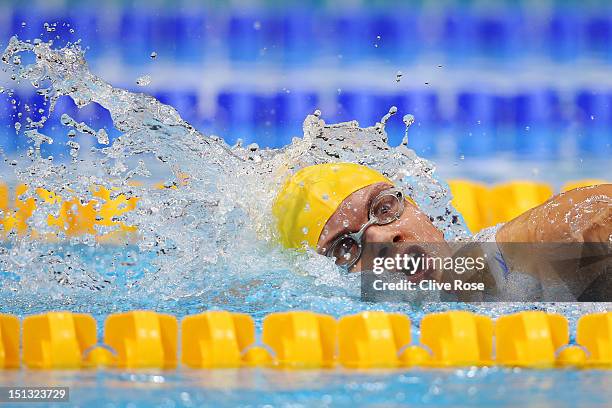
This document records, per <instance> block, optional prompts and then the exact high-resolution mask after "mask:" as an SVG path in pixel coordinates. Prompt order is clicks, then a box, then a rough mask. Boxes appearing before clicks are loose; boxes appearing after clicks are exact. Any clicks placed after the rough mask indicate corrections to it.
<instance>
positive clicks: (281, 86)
mask: <svg viewBox="0 0 612 408" xmlns="http://www.w3.org/2000/svg"><path fill="white" fill-rule="evenodd" d="M12 35H17V36H19V37H20V38H22V39H32V40H33V39H35V38H41V39H43V40H49V39H53V40H54V42H55V44H56V45H58V46H61V45H63V44H65V43H66V42H67V41H71V42H74V41H77V40H79V39H80V40H81V45H82V47H83V48H85V49H86V50H87V51H86V58H87V61H88V63H89V65H90V68H91V69H92V71H93V72H94V73H95V74H97V75H99V76H101V77H102V78H104V79H105V80H107V81H108V82H110V83H112V84H113V85H114V86H119V87H123V88H127V89H130V90H132V91H137V92H144V93H147V94H151V95H154V96H156V97H157V98H158V99H159V100H160V101H162V102H164V103H167V104H170V105H172V106H174V107H175V108H176V109H177V110H178V111H179V113H180V114H181V116H182V117H183V118H184V119H185V120H187V121H188V122H190V123H191V124H193V125H194V126H196V127H197V128H198V129H199V130H201V131H202V132H204V133H206V134H216V135H219V136H221V137H222V138H224V139H225V140H226V141H227V142H228V143H229V144H234V143H237V142H238V141H239V140H241V141H242V142H243V143H245V144H248V143H253V142H255V143H258V144H259V146H261V147H281V146H283V145H286V144H287V143H290V141H291V138H292V137H295V136H301V135H302V130H301V128H302V122H303V120H304V118H305V116H306V115H307V114H309V113H312V112H313V111H314V110H315V109H320V110H321V112H322V118H323V119H324V120H325V121H326V122H327V123H333V122H340V121H347V120H353V119H355V120H357V121H359V123H360V124H361V125H362V126H371V125H374V124H375V123H376V122H377V121H379V120H380V118H381V117H382V116H383V115H384V114H385V113H387V112H388V110H389V108H390V107H391V106H396V107H397V108H398V114H397V115H395V116H394V117H393V118H392V119H391V120H390V122H389V124H388V126H387V131H388V133H389V137H390V143H391V144H393V145H396V144H399V143H400V142H401V140H402V138H403V137H404V133H405V125H404V123H403V121H402V117H403V116H404V115H405V114H412V115H414V117H415V122H414V124H413V125H412V126H411V127H410V130H409V134H408V140H409V147H411V148H413V149H415V150H416V151H417V153H418V154H420V155H422V156H424V157H426V158H429V159H432V160H434V161H435V162H436V163H437V164H438V166H439V169H440V171H441V172H442V174H443V175H445V176H447V177H455V178H457V177H469V178H472V179H479V180H483V181H497V180H502V179H504V178H514V179H516V178H520V177H523V178H537V179H542V180H546V181H549V182H557V181H558V180H562V179H563V180H567V179H572V178H574V179H576V178H586V177H598V178H607V179H610V176H611V175H612V160H611V159H612V132H611V130H612V129H611V128H612V105H611V102H612V75H610V72H611V68H612V3H611V2H609V1H588V0H586V1H585V0H582V1H570V0H568V1H562V2H553V1H546V0H542V1H518V0H514V1H459V0H455V1H406V2H397V1H364V0H362V1H359V0H351V1H348V0H347V1H342V0H340V1H302V2H287V1H227V2H225V1H208V2H204V1H187V0H183V1H160V0H146V1H110V0H107V1H104V2H87V1H69V0H30V1H28V2H22V1H6V0H5V1H3V2H2V4H1V5H0V42H1V43H2V47H3V48H4V47H5V46H6V43H7V42H8V40H9V38H10V37H11V36H12ZM3 75H4V76H3V77H2V79H3V81H2V82H3V85H4V86H5V87H7V86H12V84H10V81H8V79H7V78H5V76H6V74H3ZM5 79H6V80H5ZM38 98H40V96H39V95H37V94H36V93H35V92H34V88H32V87H23V88H16V89H15V92H14V93H13V94H11V95H8V94H7V92H4V93H3V94H1V95H0V122H1V123H0V126H1V128H2V129H3V131H2V132H0V145H1V146H2V148H3V149H4V151H5V153H7V154H8V155H11V154H16V153H18V152H20V151H23V147H24V146H26V145H27V141H26V139H27V138H26V137H24V136H23V135H22V134H20V135H16V133H15V123H16V122H19V121H21V120H22V119H23V116H22V117H21V118H20V117H19V116H18V114H19V112H20V111H21V112H22V111H23V109H24V106H25V105H26V104H27V105H32V106H37V104H40V103H42V101H41V100H39V99H38ZM58 110H59V111H62V112H68V113H70V114H71V116H73V117H75V119H77V120H79V121H85V122H87V124H88V125H90V126H91V127H93V128H94V129H98V128H102V127H105V128H107V130H108V133H109V134H110V135H111V138H112V137H116V136H117V135H118V132H117V131H116V130H113V129H112V123H111V121H110V117H109V115H108V113H107V112H106V111H105V110H103V109H102V108H100V107H99V106H95V105H90V106H88V107H86V108H85V109H81V110H80V111H77V109H76V107H75V106H74V105H72V103H71V102H70V101H68V100H65V101H64V100H62V103H60V106H59V107H58ZM22 113H23V112H22ZM48 128H51V129H50V130H49V129H48ZM45 130H46V131H47V133H53V136H54V138H56V142H54V144H53V145H51V146H45V149H47V153H48V154H53V155H54V157H56V158H57V159H60V160H61V159H62V158H66V160H68V149H67V148H66V146H65V141H66V140H67V137H66V136H65V134H66V133H67V131H68V129H67V128H63V127H62V126H61V124H60V123H59V119H58V118H55V119H53V118H52V120H51V121H50V123H49V124H48V125H47V127H46V128H45ZM83 150H85V149H83Z"/></svg>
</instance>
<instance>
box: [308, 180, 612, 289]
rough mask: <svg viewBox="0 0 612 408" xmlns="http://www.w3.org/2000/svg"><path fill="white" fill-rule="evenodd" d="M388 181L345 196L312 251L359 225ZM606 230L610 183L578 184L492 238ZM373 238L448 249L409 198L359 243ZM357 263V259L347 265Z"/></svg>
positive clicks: (578, 236)
mask: <svg viewBox="0 0 612 408" xmlns="http://www.w3.org/2000/svg"><path fill="white" fill-rule="evenodd" d="M391 187H393V186H392V185H390V184H388V183H376V184H372V185H370V186H367V187H364V188H362V189H361V190H358V191H356V192H354V193H353V194H351V195H350V196H348V197H347V198H346V199H345V200H344V201H343V202H342V204H341V205H340V207H339V208H338V209H337V210H336V212H335V213H334V214H333V215H332V216H331V218H330V219H329V220H328V221H327V223H326V224H325V227H324V228H323V231H322V232H321V236H320V237H319V241H318V244H317V251H318V252H319V253H321V254H325V252H326V250H327V248H329V246H330V245H331V244H332V243H333V242H334V240H335V239H336V238H338V237H340V236H341V235H343V234H345V233H351V232H356V231H358V230H359V229H360V228H361V226H362V225H363V224H365V223H366V222H367V221H368V211H369V207H370V206H369V204H370V202H371V200H372V199H374V198H375V197H376V196H377V195H378V194H380V192H382V191H383V190H386V189H389V188H391ZM568 220H569V221H568ZM611 236H612V184H602V185H598V186H593V187H584V188H578V189H575V190H571V191H569V192H566V193H562V194H559V195H557V196H555V197H553V198H551V199H550V200H549V201H547V202H546V203H544V204H542V205H540V206H538V207H535V208H533V209H531V210H529V211H527V212H525V213H524V214H522V215H520V216H519V217H517V218H515V219H513V220H512V221H510V222H508V223H506V224H505V225H504V226H502V227H501V228H500V229H499V231H498V232H497V235H496V241H497V242H498V243H509V242H523V243H533V242H610V238H611ZM374 242H378V243H380V242H386V243H420V245H419V246H420V248H419V250H420V251H422V252H424V253H425V254H426V255H435V256H450V255H451V250H450V247H448V246H447V245H444V244H445V240H444V235H443V233H442V232H441V231H439V230H438V229H437V228H436V227H435V226H434V225H433V224H432V222H431V220H430V219H429V217H428V216H427V215H426V214H424V213H423V212H422V211H420V210H419V209H418V208H417V207H416V206H415V205H413V204H411V203H410V202H408V201H406V204H405V209H404V212H403V213H402V215H401V217H400V218H399V219H398V220H396V221H394V222H392V223H390V224H387V225H375V224H374V225H372V226H370V227H369V228H368V229H366V231H365V233H364V239H363V243H364V244H367V243H374ZM428 243H432V244H435V245H434V246H435V249H433V248H428V247H427V244H428ZM440 244H442V245H440ZM385 255H386V256H389V255H390V254H385ZM393 255H394V254H391V256H393ZM361 269H362V260H361V259H360V260H359V261H358V262H357V263H356V264H355V266H353V268H352V269H351V271H352V272H354V271H360V270H361ZM428 275H429V277H431V278H434V279H439V278H440V277H441V276H440V273H439V272H438V271H428ZM426 277H427V276H425V275H424V274H421V275H420V276H418V278H420V279H424V278H426Z"/></svg>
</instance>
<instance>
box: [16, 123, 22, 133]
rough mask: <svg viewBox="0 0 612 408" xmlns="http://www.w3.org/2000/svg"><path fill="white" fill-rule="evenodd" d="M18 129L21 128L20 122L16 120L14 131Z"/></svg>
mask: <svg viewBox="0 0 612 408" xmlns="http://www.w3.org/2000/svg"><path fill="white" fill-rule="evenodd" d="M20 130H21V123H20V122H16V123H15V132H17V133H19V131H20Z"/></svg>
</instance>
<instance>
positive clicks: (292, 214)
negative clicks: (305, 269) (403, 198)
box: [272, 163, 393, 248]
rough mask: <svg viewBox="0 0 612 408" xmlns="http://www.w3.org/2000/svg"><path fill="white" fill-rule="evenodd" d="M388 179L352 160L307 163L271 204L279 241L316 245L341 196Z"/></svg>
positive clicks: (291, 178)
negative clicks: (350, 161) (309, 164)
mask: <svg viewBox="0 0 612 408" xmlns="http://www.w3.org/2000/svg"><path fill="white" fill-rule="evenodd" d="M379 182H386V183H390V184H393V183H392V182H391V180H389V179H388V178H386V177H385V176H383V175H382V174H380V173H379V172H377V171H375V170H372V169H370V168H369V167H365V166H361V165H359V164H354V163H325V164H317V165H314V166H308V167H305V168H303V169H301V170H300V171H298V172H297V173H295V174H294V175H293V176H292V177H290V178H289V179H288V180H287V181H286V182H285V184H284V185H283V187H282V188H281V190H280V192H279V194H278V196H277V197H276V200H275V201H274V204H273V207H272V213H273V214H274V216H275V217H276V221H277V223H278V231H279V234H280V239H281V243H282V244H283V245H284V246H285V247H287V248H300V247H302V246H303V243H304V242H306V243H307V244H308V245H310V246H311V247H312V248H316V247H317V242H319V236H320V235H321V231H322V230H323V227H324V226H325V224H326V223H327V221H328V220H329V219H330V217H331V216H332V215H333V214H334V213H335V212H336V210H337V209H338V207H340V204H341V203H342V201H344V199H345V198H346V197H348V196H350V195H351V194H353V193H354V192H355V191H357V190H360V189H362V188H364V187H366V186H369V185H371V184H374V183H379Z"/></svg>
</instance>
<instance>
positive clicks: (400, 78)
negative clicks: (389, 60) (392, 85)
mask: <svg viewBox="0 0 612 408" xmlns="http://www.w3.org/2000/svg"><path fill="white" fill-rule="evenodd" d="M403 76H404V74H403V73H402V71H397V73H396V74H395V82H399V81H401V80H402V77H403Z"/></svg>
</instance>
